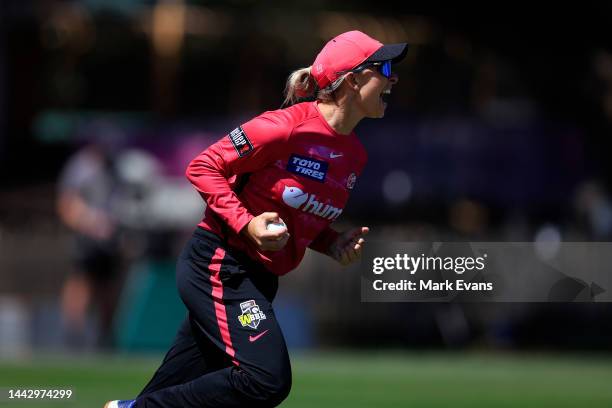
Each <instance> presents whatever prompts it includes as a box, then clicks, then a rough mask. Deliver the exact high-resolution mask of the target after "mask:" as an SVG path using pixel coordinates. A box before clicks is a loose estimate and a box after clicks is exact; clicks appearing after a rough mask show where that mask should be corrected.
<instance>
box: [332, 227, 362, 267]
mask: <svg viewBox="0 0 612 408" xmlns="http://www.w3.org/2000/svg"><path fill="white" fill-rule="evenodd" d="M369 231H370V229H369V228H368V227H357V228H352V229H350V230H348V231H345V232H343V233H341V234H340V235H338V238H337V239H336V241H335V242H334V243H333V244H332V245H331V246H330V248H329V255H330V256H331V257H332V258H334V259H335V260H336V261H338V262H340V264H341V265H342V266H346V265H349V264H351V263H353V262H355V261H356V260H358V259H359V258H360V257H361V250H362V249H363V244H364V243H365V239H364V238H363V237H364V236H365V235H366V234H367V233H368V232H369Z"/></svg>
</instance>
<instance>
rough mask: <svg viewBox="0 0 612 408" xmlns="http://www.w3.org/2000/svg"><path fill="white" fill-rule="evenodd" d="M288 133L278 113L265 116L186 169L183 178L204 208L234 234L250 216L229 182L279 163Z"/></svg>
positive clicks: (284, 118)
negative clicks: (188, 182) (207, 208)
mask: <svg viewBox="0 0 612 408" xmlns="http://www.w3.org/2000/svg"><path fill="white" fill-rule="evenodd" d="M291 130H292V127H291V125H290V121H289V120H288V118H287V116H286V115H285V114H283V112H282V111H272V112H266V113H264V114H262V115H260V116H258V117H256V118H255V119H253V120H251V121H249V122H246V123H245V124H243V125H242V126H239V127H237V128H236V129H234V130H233V131H232V132H230V133H229V134H227V135H226V136H224V137H223V138H221V139H220V140H219V141H217V142H216V143H214V144H213V145H211V146H210V147H208V148H207V149H206V150H204V151H203V152H202V153H200V154H199V155H198V156H197V157H196V158H195V159H193V160H192V161H191V163H190V164H189V166H188V167H187V171H186V176H187V178H188V179H189V181H190V182H191V183H192V184H193V185H194V187H195V188H196V190H198V191H199V192H200V194H201V195H202V197H203V198H204V200H205V201H206V204H207V205H208V207H209V208H210V209H211V210H212V211H214V212H215V214H217V215H218V216H219V217H220V218H221V220H222V221H223V222H224V223H226V224H227V225H228V226H229V227H230V228H231V229H232V230H233V231H234V232H235V233H236V234H239V233H240V231H241V230H242V228H244V226H245V225H247V224H248V223H249V221H251V219H252V218H253V216H254V215H253V214H251V213H250V212H249V211H248V209H247V208H246V207H245V206H244V204H243V203H242V202H241V201H240V199H239V198H238V196H237V195H236V193H235V192H234V191H232V188H231V186H230V181H229V180H230V179H231V178H232V177H234V176H240V175H242V174H246V173H252V172H254V171H257V170H259V169H262V168H264V167H266V166H267V165H269V164H270V163H272V162H273V161H275V160H277V159H279V158H280V157H281V154H282V151H283V150H284V149H283V148H284V145H285V144H286V142H287V140H288V138H289V136H290V134H291Z"/></svg>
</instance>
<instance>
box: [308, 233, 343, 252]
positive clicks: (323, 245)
mask: <svg viewBox="0 0 612 408" xmlns="http://www.w3.org/2000/svg"><path fill="white" fill-rule="evenodd" d="M338 235H340V233H339V232H338V231H336V230H334V229H332V228H330V227H327V228H326V229H324V230H323V231H321V233H320V234H319V235H318V236H317V237H316V238H315V239H314V241H312V242H311V243H310V245H308V247H309V248H310V249H313V250H315V251H317V252H320V253H322V254H325V255H327V254H328V249H329V247H330V246H331V244H333V243H334V241H335V240H336V239H337V238H338Z"/></svg>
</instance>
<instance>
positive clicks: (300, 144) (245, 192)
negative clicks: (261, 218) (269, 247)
mask: <svg viewBox="0 0 612 408" xmlns="http://www.w3.org/2000/svg"><path fill="white" fill-rule="evenodd" d="M366 161H367V153H366V151H365V148H364V147H363V145H362V144H361V142H360V141H359V139H358V138H357V136H356V135H355V133H354V132H353V133H351V134H350V135H342V134H339V133H337V132H336V131H334V130H333V129H332V128H331V127H330V126H329V124H328V123H327V121H326V120H325V119H324V118H323V116H322V115H321V113H320V111H319V109H318V106H317V102H304V103H300V104H296V105H293V106H291V107H289V108H286V109H279V110H275V111H269V112H265V113H263V114H261V115H260V116H257V117H256V118H254V119H252V120H250V121H249V122H246V123H245V124H243V125H242V126H240V127H238V128H236V129H234V130H233V131H232V132H230V133H229V134H228V135H226V136H225V137H223V138H221V139H220V140H219V141H218V142H216V143H215V144H213V145H212V146H210V147H209V148H208V149H206V150H204V151H203V152H202V153H200V154H199V155H198V156H197V157H196V158H195V159H194V160H193V161H192V162H191V163H190V164H189V167H188V168H187V172H186V174H187V178H188V179H189V180H190V181H191V183H192V184H193V185H194V186H195V188H196V189H197V190H198V191H199V192H200V194H201V195H202V197H203V198H204V200H205V201H206V203H207V204H208V205H207V208H206V212H205V214H204V219H203V220H202V222H201V223H200V224H199V225H200V226H201V227H202V228H204V229H206V230H209V231H211V232H213V233H215V234H217V235H219V236H221V237H224V238H225V239H226V240H227V242H228V244H229V246H231V247H233V248H236V249H238V250H240V251H243V252H245V253H247V254H248V255H249V256H250V257H251V258H253V259H255V260H256V261H258V262H261V263H262V264H263V265H264V266H265V267H266V268H267V269H268V270H270V271H271V272H273V273H275V274H277V275H284V274H286V273H287V272H289V271H291V270H292V269H294V268H295V267H296V266H297V265H298V264H299V263H300V261H301V260H302V258H303V257H304V253H305V252H306V248H307V247H310V248H312V249H314V250H317V251H319V252H323V251H324V250H325V249H326V248H327V247H328V246H329V244H330V243H331V242H333V240H334V239H335V238H336V237H337V235H338V233H337V232H336V231H334V230H333V229H331V228H330V224H331V223H332V222H334V220H336V219H337V218H338V217H339V216H340V214H341V213H342V210H343V209H344V206H345V205H346V202H347V200H348V197H349V193H350V190H352V188H353V187H354V185H355V181H356V179H357V177H358V176H359V175H360V174H361V171H362V169H363V167H364V166H365V163H366ZM247 175H248V178H247V177H246V176H247ZM269 211H273V212H277V213H278V214H279V215H280V217H281V218H282V219H283V221H285V223H286V224H287V228H288V230H289V233H290V234H291V235H290V238H289V241H288V242H287V245H286V246H285V247H284V248H283V249H282V250H280V251H259V250H258V249H257V247H256V246H255V244H254V243H252V242H251V241H250V240H249V239H248V238H247V237H245V236H244V235H240V231H241V230H242V228H243V227H245V226H246V225H247V224H248V223H249V221H250V220H251V219H252V218H253V217H254V216H257V215H259V214H261V213H263V212H269Z"/></svg>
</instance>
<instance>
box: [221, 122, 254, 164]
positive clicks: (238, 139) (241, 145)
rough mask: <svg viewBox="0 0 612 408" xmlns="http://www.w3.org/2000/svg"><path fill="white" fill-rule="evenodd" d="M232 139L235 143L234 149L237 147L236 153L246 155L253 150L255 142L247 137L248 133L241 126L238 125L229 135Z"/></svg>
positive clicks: (241, 155) (240, 155)
mask: <svg viewBox="0 0 612 408" xmlns="http://www.w3.org/2000/svg"><path fill="white" fill-rule="evenodd" d="M227 137H229V139H230V141H231V142H232V144H233V145H234V149H236V153H238V156H239V157H244V156H246V155H247V154H249V153H250V152H251V151H253V144H252V143H251V141H250V140H249V138H248V137H247V134H246V133H245V132H244V130H242V127H241V126H238V127H237V128H236V129H234V130H232V131H231V132H230V133H229V135H227Z"/></svg>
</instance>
